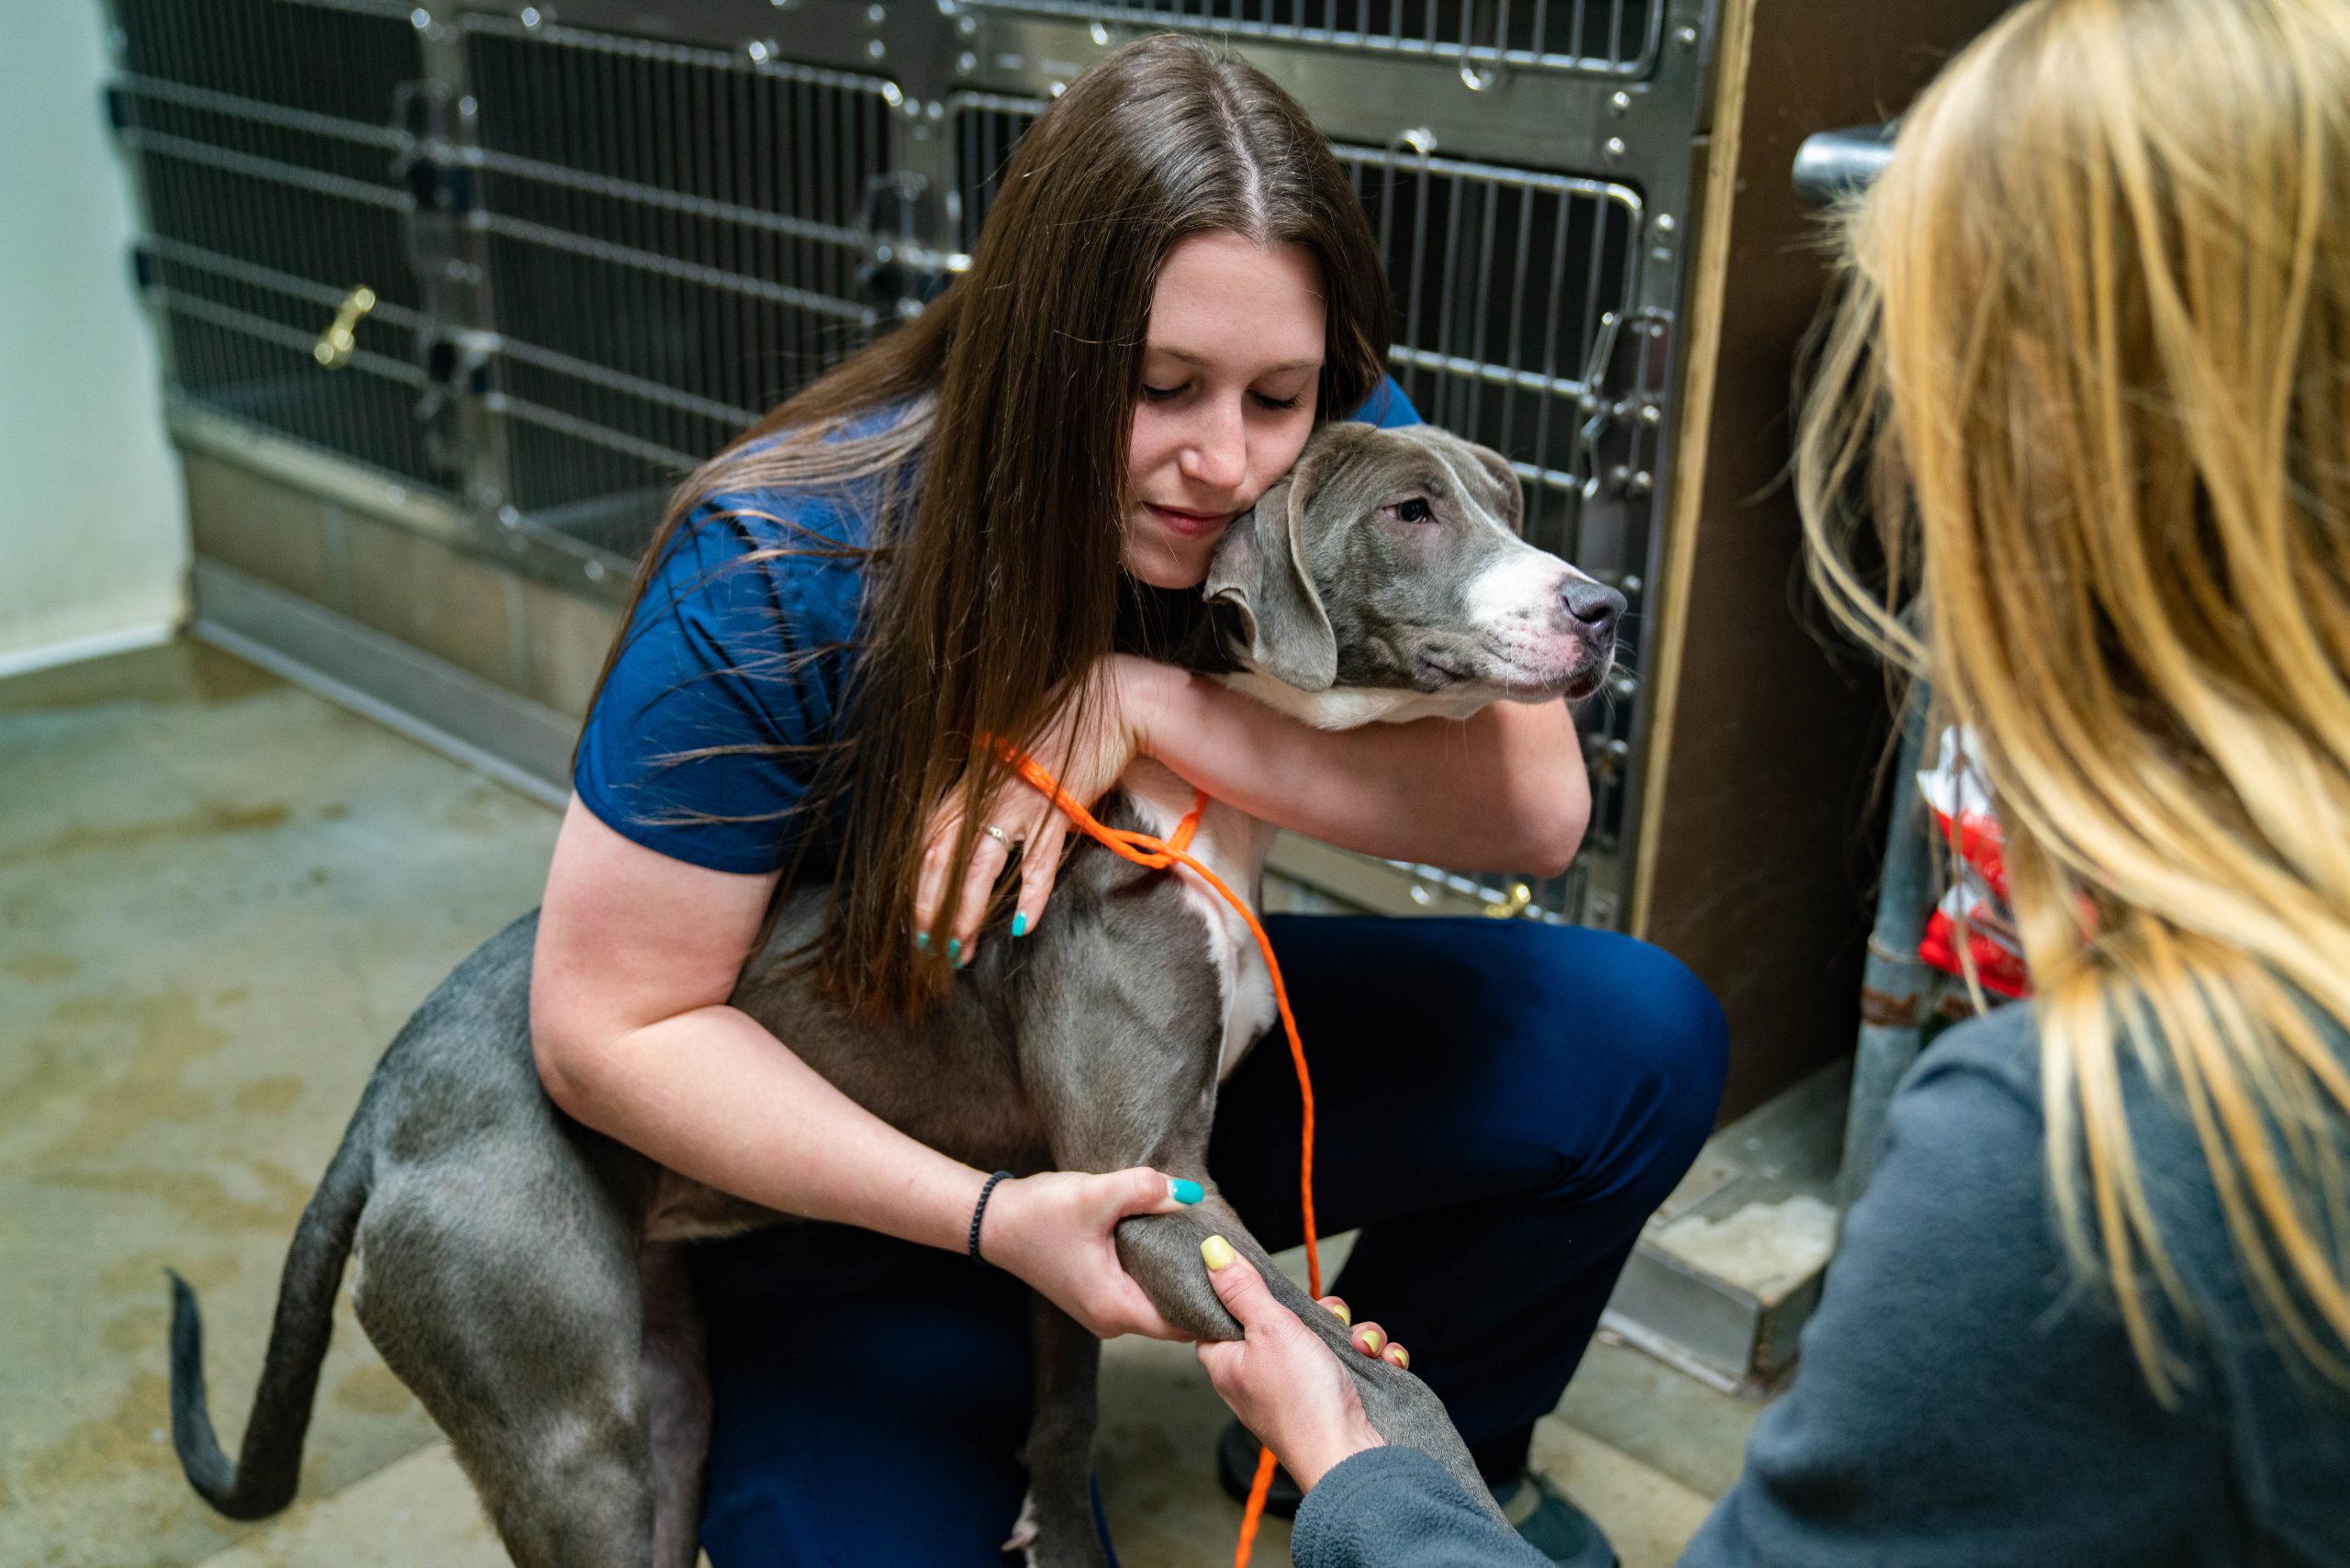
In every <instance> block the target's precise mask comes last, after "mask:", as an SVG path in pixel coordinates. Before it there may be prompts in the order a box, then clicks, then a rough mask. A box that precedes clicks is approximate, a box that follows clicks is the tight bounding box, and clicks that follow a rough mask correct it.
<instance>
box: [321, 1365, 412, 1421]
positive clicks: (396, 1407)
mask: <svg viewBox="0 0 2350 1568" xmlns="http://www.w3.org/2000/svg"><path fill="white" fill-rule="evenodd" d="M334 1402H335V1403H336V1404H337V1405H340V1406H342V1407H343V1408H345V1409H346V1410H364V1411H365V1412H366V1413H367V1414H368V1415H370V1416H397V1415H398V1414H399V1413H400V1412H401V1411H403V1410H406V1409H407V1408H408V1406H412V1405H414V1404H415V1403H416V1395H415V1394H410V1393H409V1392H408V1384H406V1383H402V1382H401V1381H400V1380H399V1379H398V1378H397V1377H394V1376H393V1375H392V1369H391V1368H389V1367H387V1366H384V1365H382V1364H381V1363H370V1364H369V1365H366V1366H364V1367H353V1369H352V1370H351V1372H349V1373H348V1374H347V1375H346V1376H345V1377H344V1378H343V1380H342V1381H341V1383H336V1384H335V1385H334Z"/></svg>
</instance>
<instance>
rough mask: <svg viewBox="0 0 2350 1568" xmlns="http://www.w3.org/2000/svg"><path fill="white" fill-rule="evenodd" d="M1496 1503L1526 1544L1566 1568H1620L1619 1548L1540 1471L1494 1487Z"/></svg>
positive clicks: (1527, 1473)
mask: <svg viewBox="0 0 2350 1568" xmlns="http://www.w3.org/2000/svg"><path fill="white" fill-rule="evenodd" d="M1494 1502H1496V1503H1499V1504H1500V1505H1501V1506H1502V1518H1505V1519H1507V1520H1508V1521H1509V1522H1510V1524H1511V1525H1512V1526H1513V1527H1514V1528H1515V1529H1516V1530H1517V1533H1518V1535H1519V1536H1520V1537H1521V1538H1523V1539H1524V1540H1525V1541H1526V1544H1527V1545H1528V1546H1530V1547H1532V1548H1534V1550H1535V1551H1539V1552H1540V1553H1541V1554H1542V1555H1543V1556H1545V1557H1547V1558H1549V1559H1550V1561H1551V1562H1557V1563H1561V1564H1564V1565H1565V1568H1616V1549H1615V1548H1614V1547H1612V1546H1610V1545H1609V1544H1608V1543H1607V1537H1606V1535H1604V1534H1602V1533H1601V1531H1600V1529H1599V1526H1598V1525H1596V1524H1595V1523H1594V1522H1593V1521H1592V1518H1591V1516H1590V1515H1589V1514H1586V1513H1584V1512H1583V1510H1582V1509H1581V1508H1578V1507H1576V1506H1574V1504H1572V1502H1569V1501H1568V1500H1567V1498H1566V1497H1565V1495H1563V1494H1561V1492H1560V1491H1559V1490H1558V1488H1556V1487H1554V1486H1552V1485H1551V1484H1550V1482H1549V1480H1548V1479H1546V1478H1545V1477H1544V1476H1543V1474H1542V1473H1541V1472H1540V1471H1538V1470H1528V1471H1527V1472H1526V1473H1524V1474H1522V1475H1520V1476H1519V1477H1518V1478H1517V1479H1516V1481H1512V1482H1508V1483H1506V1484H1503V1485H1500V1486H1496V1487H1494Z"/></svg>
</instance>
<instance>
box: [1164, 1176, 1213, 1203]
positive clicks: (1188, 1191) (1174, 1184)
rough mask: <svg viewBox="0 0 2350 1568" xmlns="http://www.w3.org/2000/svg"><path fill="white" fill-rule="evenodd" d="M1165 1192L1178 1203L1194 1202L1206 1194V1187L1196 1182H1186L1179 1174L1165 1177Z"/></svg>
mask: <svg viewBox="0 0 2350 1568" xmlns="http://www.w3.org/2000/svg"><path fill="white" fill-rule="evenodd" d="M1167 1192H1168V1195H1169V1197H1172V1198H1173V1199H1174V1200H1175V1201H1176V1202H1177V1203H1179V1204H1196V1203H1198V1202H1199V1201H1200V1200H1201V1199H1202V1198H1204V1197H1206V1196H1207V1195H1208V1193H1207V1189H1206V1188H1204V1187H1203V1186H1201V1185H1200V1184H1199V1183H1198V1182H1186V1181H1185V1180H1183V1178H1181V1176H1169V1178H1168V1179H1167Z"/></svg>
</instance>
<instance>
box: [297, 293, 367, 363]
mask: <svg viewBox="0 0 2350 1568" xmlns="http://www.w3.org/2000/svg"><path fill="white" fill-rule="evenodd" d="M374 308H375V290H374V289H372V288H370V287H368V286H366V285H365V284H364V283H363V284H357V285H354V286H353V288H352V290H351V292H350V293H348V294H346V295H344V296H343V297H342V303H341V305H339V306H337V307H335V312H334V320H333V321H332V322H330V324H329V325H328V327H327V330H325V331H323V332H320V333H319V341H318V342H315V343H312V344H311V345H310V357H311V358H312V359H314V360H317V361H318V362H319V364H321V365H323V366H325V367H326V368H327V369H329V370H341V368H342V367H343V366H344V365H346V364H350V363H351V355H352V351H353V350H354V349H356V348H357V347H358V346H359V323H360V321H361V319H363V318H364V317H365V316H366V314H367V312H369V311H370V310H373V309H374Z"/></svg>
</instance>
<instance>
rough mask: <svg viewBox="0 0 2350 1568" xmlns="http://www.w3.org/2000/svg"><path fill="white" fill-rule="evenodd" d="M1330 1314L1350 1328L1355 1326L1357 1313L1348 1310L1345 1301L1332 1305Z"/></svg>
mask: <svg viewBox="0 0 2350 1568" xmlns="http://www.w3.org/2000/svg"><path fill="white" fill-rule="evenodd" d="M1330 1316H1333V1317H1335V1318H1337V1320H1338V1321H1339V1322H1341V1323H1343V1324H1345V1325H1346V1326H1347V1327H1349V1328H1351V1327H1354V1326H1355V1315H1354V1314H1353V1313H1351V1312H1348V1310H1347V1304H1346V1303H1345V1302H1343V1301H1342V1302H1337V1303H1335V1304H1333V1305H1332V1306H1331V1308H1330Z"/></svg>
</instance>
